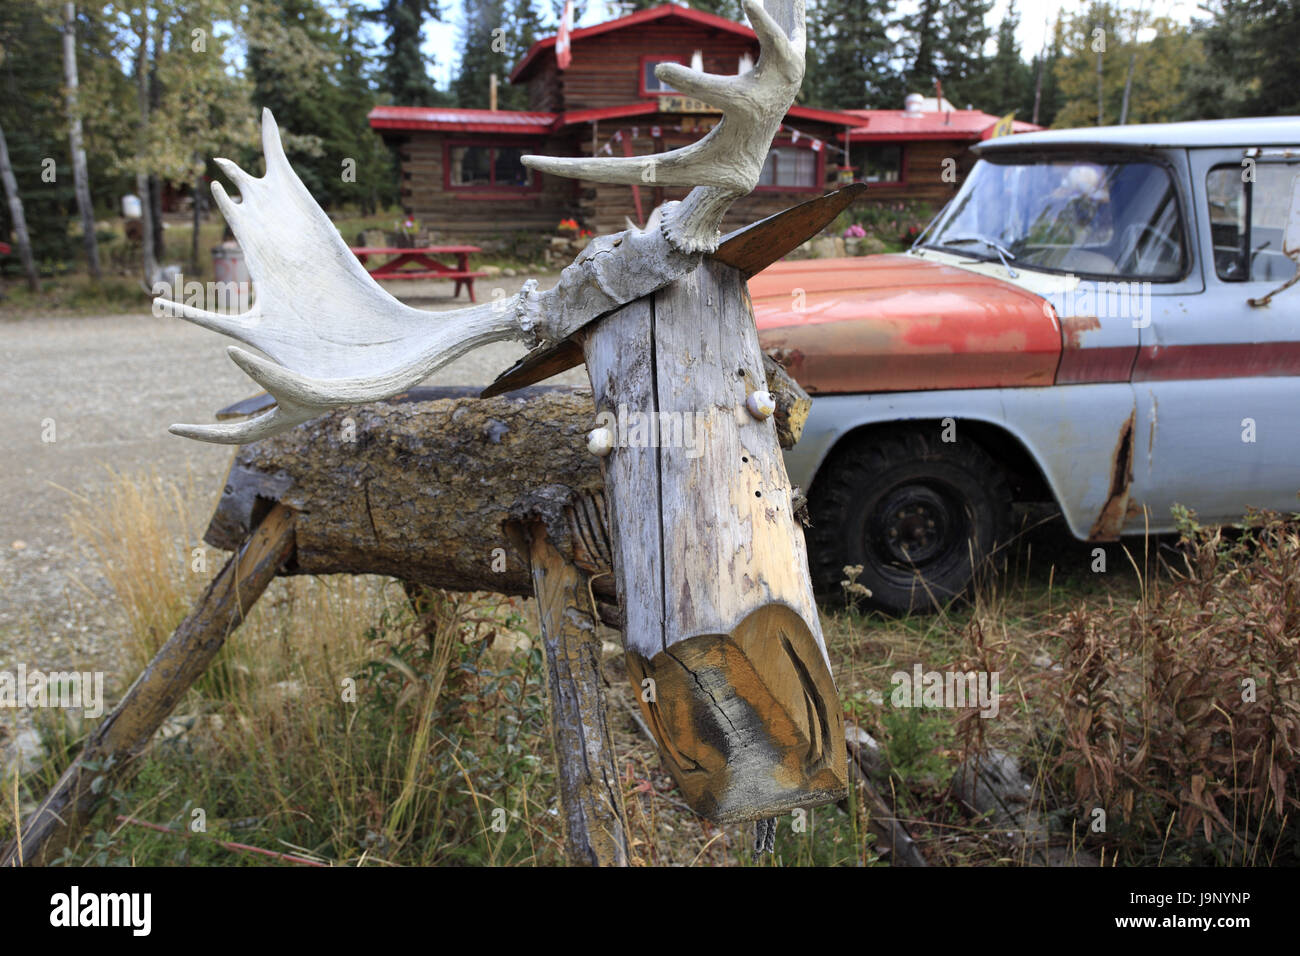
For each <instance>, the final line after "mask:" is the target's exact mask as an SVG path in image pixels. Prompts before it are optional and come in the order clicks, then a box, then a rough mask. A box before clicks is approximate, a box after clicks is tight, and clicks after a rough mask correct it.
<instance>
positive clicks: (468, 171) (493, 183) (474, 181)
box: [447, 146, 535, 189]
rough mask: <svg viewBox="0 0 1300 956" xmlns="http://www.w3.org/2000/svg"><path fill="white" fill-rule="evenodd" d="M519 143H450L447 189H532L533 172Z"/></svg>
mask: <svg viewBox="0 0 1300 956" xmlns="http://www.w3.org/2000/svg"><path fill="white" fill-rule="evenodd" d="M524 154H525V150H524V149H523V148H522V147H519V146H452V147H451V148H450V150H449V151H448V176H447V185H448V186H449V187H450V188H451V189H532V188H533V187H534V183H535V180H534V177H533V173H532V171H531V170H530V169H528V167H526V166H525V165H524V164H523V156H524Z"/></svg>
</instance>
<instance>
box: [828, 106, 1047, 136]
mask: <svg viewBox="0 0 1300 956" xmlns="http://www.w3.org/2000/svg"><path fill="white" fill-rule="evenodd" d="M844 112H845V113H849V114H851V115H853V116H856V117H858V118H859V119H860V120H863V121H865V122H863V124H862V125H861V126H855V127H854V128H853V129H851V130H849V135H850V136H852V137H853V138H854V139H855V140H864V139H865V140H918V139H966V140H972V141H975V140H979V139H981V138H983V135H984V133H985V132H986V131H987V130H988V129H989V128H990V127H991V126H993V124H994V123H996V122H997V121H998V120H999V119H1001V117H998V116H994V115H992V114H991V113H985V112H984V111H983V110H951V111H948V112H933V113H907V112H904V111H903V110H845V111H844ZM1014 129H1015V132H1017V133H1025V132H1029V131H1031V130H1036V129H1042V127H1041V126H1035V125H1034V124H1033V123H1026V122H1024V121H1023V120H1016V121H1015V124H1014Z"/></svg>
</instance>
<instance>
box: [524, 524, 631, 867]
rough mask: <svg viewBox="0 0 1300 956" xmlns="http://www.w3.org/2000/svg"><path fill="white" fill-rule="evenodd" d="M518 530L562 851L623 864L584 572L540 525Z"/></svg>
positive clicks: (612, 757)
mask: <svg viewBox="0 0 1300 956" xmlns="http://www.w3.org/2000/svg"><path fill="white" fill-rule="evenodd" d="M525 535H526V537H527V538H528V553H529V559H530V561H531V564H532V575H533V584H534V589H535V591H536V593H537V608H538V612H539V613H538V617H539V619H540V621H541V632H542V634H541V636H542V644H543V646H544V648H545V651H546V688H547V693H548V695H549V697H550V702H551V706H550V717H551V737H552V740H553V741H554V744H555V761H556V770H557V775H558V778H559V784H560V803H561V806H562V807H563V810H564V854H565V858H566V859H567V860H568V862H569V864H570V865H573V866H579V865H581V866H627V865H628V845H627V812H626V810H625V809H624V806H623V791H622V790H621V789H620V785H619V773H618V760H617V756H616V754H615V752H614V744H613V741H612V738H611V736H610V730H609V722H608V718H607V711H606V706H605V684H604V672H603V669H602V667H601V657H602V655H601V642H600V637H599V636H598V634H597V624H596V618H595V614H594V607H593V599H592V595H591V592H590V590H589V589H588V583H589V578H588V577H587V575H585V574H584V573H583V572H582V571H581V570H580V569H579V568H578V567H577V566H576V565H574V564H573V562H571V561H569V560H567V559H566V558H565V557H564V555H562V554H561V553H560V552H559V551H558V550H556V548H555V546H554V545H553V544H551V541H550V539H549V538H548V537H547V536H546V526H545V525H543V524H540V523H536V524H534V525H532V526H531V527H530V528H529V529H527V531H526V532H525Z"/></svg>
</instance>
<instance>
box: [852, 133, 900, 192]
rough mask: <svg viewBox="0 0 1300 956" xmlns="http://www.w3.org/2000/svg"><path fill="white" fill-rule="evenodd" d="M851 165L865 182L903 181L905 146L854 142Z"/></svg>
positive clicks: (860, 179)
mask: <svg viewBox="0 0 1300 956" xmlns="http://www.w3.org/2000/svg"><path fill="white" fill-rule="evenodd" d="M850 152H851V153H852V156H853V158H852V160H851V161H850V163H849V165H851V166H853V167H854V168H855V169H856V170H857V178H858V179H859V181H861V182H864V183H902V182H903V147H902V146H899V145H897V144H893V145H890V144H876V143H854V144H853V145H852V146H851V147H850Z"/></svg>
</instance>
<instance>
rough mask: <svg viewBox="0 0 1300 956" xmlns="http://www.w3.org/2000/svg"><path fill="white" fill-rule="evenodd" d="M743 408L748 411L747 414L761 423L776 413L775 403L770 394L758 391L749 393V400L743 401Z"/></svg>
mask: <svg viewBox="0 0 1300 956" xmlns="http://www.w3.org/2000/svg"><path fill="white" fill-rule="evenodd" d="M745 407H746V408H748V409H749V414H751V415H753V416H754V417H755V418H757V419H758V420H759V421H760V422H761V421H766V420H767V419H769V418H771V417H772V413H773V412H775V411H776V402H775V401H774V400H773V399H772V394H771V393H770V392H767V391H762V390H760V391H757V392H751V393H750V396H749V398H747V399H745Z"/></svg>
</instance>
